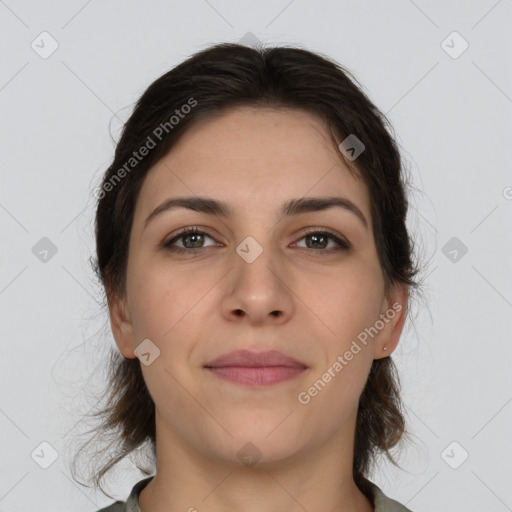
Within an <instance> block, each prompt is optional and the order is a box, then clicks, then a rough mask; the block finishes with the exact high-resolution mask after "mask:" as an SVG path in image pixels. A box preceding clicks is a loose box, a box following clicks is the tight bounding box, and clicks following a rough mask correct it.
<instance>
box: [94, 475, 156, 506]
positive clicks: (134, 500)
mask: <svg viewBox="0 0 512 512" xmlns="http://www.w3.org/2000/svg"><path fill="white" fill-rule="evenodd" d="M153 477H154V475H152V476H149V477H146V478H144V479H143V480H139V481H138V482H137V483H136V484H135V485H134V486H133V487H132V490H131V492H130V495H129V496H128V499H127V500H126V501H116V502H115V503H112V504H111V505H108V506H107V507H104V508H102V509H101V510H98V511H97V512H140V508H139V494H140V492H141V491H142V489H144V487H146V485H147V484H149V482H150V481H151V480H152V479H153Z"/></svg>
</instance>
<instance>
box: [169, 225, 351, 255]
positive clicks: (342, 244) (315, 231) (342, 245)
mask: <svg viewBox="0 0 512 512" xmlns="http://www.w3.org/2000/svg"><path fill="white" fill-rule="evenodd" d="M187 235H206V236H207V237H208V238H211V239H212V240H213V237H211V236H210V235H209V234H208V233H206V232H204V231H200V230H199V229H198V228H197V226H194V227H189V228H184V229H182V230H181V231H180V232H179V233H177V234H176V235H175V236H174V237H172V238H171V239H170V240H168V241H166V242H164V243H163V244H162V246H163V247H164V248H165V249H167V250H168V251H171V252H174V253H175V254H185V253H188V254H190V253H194V252H198V251H201V250H203V249H207V247H199V248H196V249H185V248H183V247H175V246H173V245H172V244H174V243H175V242H176V241H178V240H180V239H181V238H184V237H185V236H187ZM310 235H328V236H327V238H328V239H330V240H333V241H334V242H336V243H337V244H338V246H339V247H338V248H334V249H333V248H331V249H308V248H303V249H304V250H305V251H306V252H307V253H309V254H310V255H312V256H322V254H321V253H323V255H328V254H333V252H337V251H340V250H342V251H349V250H350V249H351V248H352V246H351V244H350V243H348V242H347V241H345V240H342V239H341V238H339V237H338V236H336V235H335V234H334V233H333V232H332V231H331V230H329V229H328V228H309V229H307V231H306V232H305V233H304V235H303V236H302V237H301V238H300V239H299V240H297V242H294V244H296V243H298V242H300V241H301V240H302V239H303V238H306V237H307V236H310Z"/></svg>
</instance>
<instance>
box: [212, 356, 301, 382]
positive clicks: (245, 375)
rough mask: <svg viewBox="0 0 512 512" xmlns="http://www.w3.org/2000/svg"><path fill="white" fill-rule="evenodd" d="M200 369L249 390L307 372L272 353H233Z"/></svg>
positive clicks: (290, 360) (288, 359)
mask: <svg viewBox="0 0 512 512" xmlns="http://www.w3.org/2000/svg"><path fill="white" fill-rule="evenodd" d="M204 368H205V369H207V370H208V371H210V372H211V373H212V374H213V375H215V376H216V377H218V378H220V379H222V380H226V381H229V382H233V383H235V384H240V385H244V386H249V387H260V386H269V385H272V384H277V383H279V382H283V381H286V380H290V379H293V378H295V377H297V376H298V375H300V374H302V373H303V372H304V371H306V370H307V369H308V367H307V366H306V365H305V364H304V363H302V362H300V361H297V360H296V359H294V358H292V357H290V356H287V355H285V354H283V353H281V352H278V351H276V350H269V351H266V352H250V351H248V350H236V351H234V352H229V353H228V354H224V355H222V356H220V357H218V358H216V359H214V360H213V361H210V362H208V363H206V364H205V366H204Z"/></svg>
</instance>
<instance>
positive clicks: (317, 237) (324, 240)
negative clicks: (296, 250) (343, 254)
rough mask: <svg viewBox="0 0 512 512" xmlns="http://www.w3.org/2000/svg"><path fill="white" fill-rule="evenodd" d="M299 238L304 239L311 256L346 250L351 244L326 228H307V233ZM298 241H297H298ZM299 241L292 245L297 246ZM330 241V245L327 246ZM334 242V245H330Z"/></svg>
mask: <svg viewBox="0 0 512 512" xmlns="http://www.w3.org/2000/svg"><path fill="white" fill-rule="evenodd" d="M301 240H305V241H306V242H305V243H306V247H305V248H306V249H307V252H308V253H309V254H311V255H313V256H320V255H322V254H324V255H325V254H332V253H333V252H338V251H340V250H341V251H348V250H349V249H350V248H351V245H350V244H349V243H348V242H347V241H345V240H342V239H341V238H340V237H339V236H337V235H336V234H334V233H333V232H331V231H330V230H328V229H327V228H313V229H311V230H308V232H307V234H306V235H305V236H303V237H302V238H301V239H300V241H301ZM300 241H299V242H300ZM299 242H295V243H294V244H293V245H294V246H298V245H297V244H298V243H299ZM329 243H331V247H329ZM332 244H334V247H333V246H332Z"/></svg>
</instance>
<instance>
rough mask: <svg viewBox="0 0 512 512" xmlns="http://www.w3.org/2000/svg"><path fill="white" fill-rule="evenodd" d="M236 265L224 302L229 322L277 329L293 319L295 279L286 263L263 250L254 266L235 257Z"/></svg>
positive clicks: (226, 285)
mask: <svg viewBox="0 0 512 512" xmlns="http://www.w3.org/2000/svg"><path fill="white" fill-rule="evenodd" d="M233 263H234V266H233V268H232V270H231V272H229V274H228V276H227V277H226V281H225V283H224V286H225V293H224V295H223V299H222V314H223V316H224V317H225V318H226V319H227V320H229V321H231V322H235V321H236V322H245V323H247V324H250V325H264V324H274V325H275V324H281V323H285V322H287V321H288V320H289V319H290V318H291V317H292V316H293V312H294V309H295V301H294V294H293V282H292V281H293V278H292V276H291V273H290V271H289V270H287V269H286V265H285V261H284V259H281V258H279V256H276V254H275V253H273V251H272V250H270V249H269V248H265V247H263V251H262V252H261V254H260V255H259V256H258V257H257V258H256V259H254V260H253V261H252V262H251V260H250V259H244V257H242V256H240V255H239V254H238V253H234V255H233Z"/></svg>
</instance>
